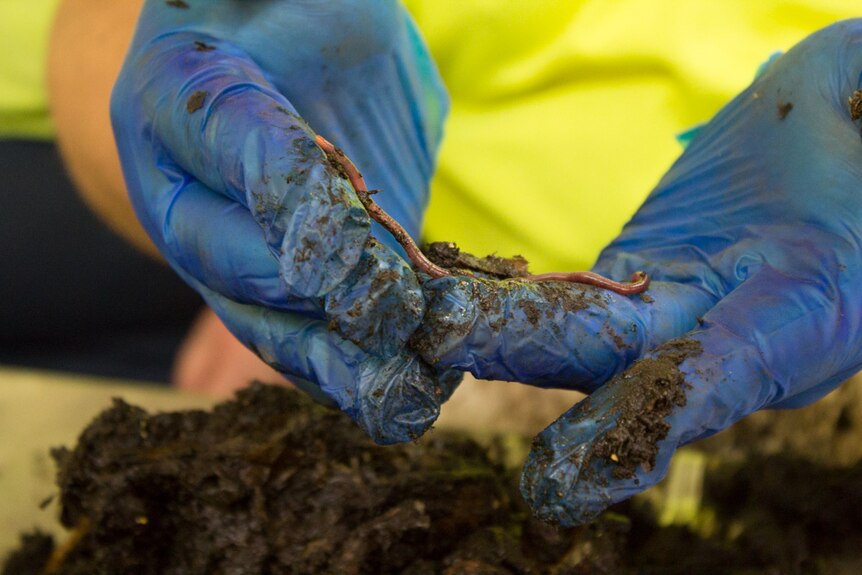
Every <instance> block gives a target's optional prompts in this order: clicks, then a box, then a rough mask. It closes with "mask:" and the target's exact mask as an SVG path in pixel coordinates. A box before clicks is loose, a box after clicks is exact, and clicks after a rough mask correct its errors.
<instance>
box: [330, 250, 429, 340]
mask: <svg viewBox="0 0 862 575" xmlns="http://www.w3.org/2000/svg"><path fill="white" fill-rule="evenodd" d="M366 246H367V249H366V250H365V252H364V254H363V255H362V257H361V258H360V261H359V263H358V264H357V265H356V267H355V268H354V270H353V272H352V273H351V274H350V275H349V276H348V277H347V278H346V279H345V281H344V282H343V283H342V284H341V285H339V286H337V287H336V288H335V289H333V290H332V291H331V292H330V293H329V294H328V295H327V296H326V299H325V307H326V313H327V315H328V316H329V317H330V318H332V323H331V325H332V327H333V328H335V329H336V330H337V331H338V333H340V334H341V335H342V336H343V337H345V338H346V339H348V340H350V341H352V342H353V343H355V344H356V345H357V346H359V347H360V348H361V349H362V350H364V351H366V352H368V353H370V354H373V355H376V356H379V357H392V356H394V355H396V354H397V353H398V351H399V350H401V349H402V348H403V347H404V344H405V343H406V342H407V340H408V338H409V337H410V335H411V334H412V333H413V332H414V331H415V330H416V328H417V327H418V326H419V324H420V322H421V321H422V316H423V315H424V313H425V300H424V298H423V297H422V290H421V288H420V286H419V282H418V280H417V279H416V276H415V274H414V273H413V271H412V269H411V268H410V266H409V265H408V264H407V262H405V261H404V260H403V259H401V258H400V257H399V256H397V255H396V254H395V253H393V252H392V251H390V250H388V249H386V248H385V247H383V246H382V245H381V244H379V243H378V242H376V241H374V240H373V239H372V238H369V242H366Z"/></svg>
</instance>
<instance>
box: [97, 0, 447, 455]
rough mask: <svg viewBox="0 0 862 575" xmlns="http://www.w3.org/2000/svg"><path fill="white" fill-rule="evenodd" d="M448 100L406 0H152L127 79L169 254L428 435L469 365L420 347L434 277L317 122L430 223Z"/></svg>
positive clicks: (123, 86)
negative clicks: (320, 138) (380, 214)
mask: <svg viewBox="0 0 862 575" xmlns="http://www.w3.org/2000/svg"><path fill="white" fill-rule="evenodd" d="M446 108H447V99H446V95H445V91H444V88H443V86H442V83H441V81H440V79H439V77H438V76H437V73H436V69H435V67H434V65H433V63H432V62H431V60H430V57H429V55H428V53H427V52H426V49H425V47H424V44H423V43H422V40H421V39H420V37H419V35H418V33H417V31H416V29H415V28H414V25H413V23H412V22H411V20H410V18H409V16H408V15H407V13H406V11H405V10H404V9H403V8H402V6H401V5H400V4H399V3H398V2H396V1H395V0H385V1H375V2H365V1H361V0H340V1H333V0H326V1H323V0H317V1H303V2H295V1H294V2H291V1H285V0H257V1H254V2H249V1H242V0H207V1H205V0H185V1H171V2H165V1H163V0H148V1H147V2H146V4H145V6H144V8H143V12H142V14H141V17H140V20H139V22H138V28H137V31H136V35H135V39H134V41H133V44H132V46H131V48H130V51H129V53H128V55H127V58H126V61H125V63H124V66H123V69H122V72H121V74H120V77H119V79H118V81H117V84H116V86H115V89H114V93H113V97H112V103H111V117H112V120H113V123H114V130H115V135H116V139H117V143H118V147H119V152H120V158H121V160H122V164H123V171H124V174H125V177H126V182H127V186H128V188H129V193H130V196H131V199H132V202H133V205H134V207H135V210H136V212H137V214H138V216H139V218H140V219H141V221H142V222H143V224H144V227H145V228H146V229H147V231H148V232H149V234H150V235H151V237H152V239H153V241H154V243H155V244H156V246H157V247H158V248H159V249H160V251H161V252H162V254H163V255H164V257H165V258H166V259H167V260H168V262H169V263H170V264H171V266H173V267H174V269H176V271H177V272H178V273H179V274H180V275H181V276H182V277H183V278H184V279H185V280H186V281H187V282H188V283H190V284H191V285H192V286H193V287H194V288H196V289H197V290H198V291H199V292H200V293H201V294H202V295H203V296H204V298H205V299H206V301H207V303H208V304H209V305H210V306H211V307H212V309H213V310H215V312H216V313H217V314H218V315H219V316H220V317H221V319H222V320H223V321H224V323H225V324H226V325H227V326H228V328H229V329H230V330H231V331H232V332H233V333H234V334H235V335H236V336H237V337H238V338H239V339H240V340H241V341H243V342H244V343H245V344H246V345H247V346H249V347H250V348H251V349H252V350H254V351H255V352H256V353H257V354H258V355H260V356H261V357H262V358H263V359H264V360H265V361H266V362H267V363H268V364H270V365H271V366H273V367H275V368H276V369H277V370H279V371H280V372H282V373H285V374H287V375H288V376H290V377H291V379H292V381H294V382H295V383H297V384H298V385H300V386H301V387H304V388H306V389H307V390H309V391H310V392H312V393H313V394H315V395H316V396H317V397H319V398H320V397H321V396H322V397H324V398H328V399H329V400H332V401H334V402H335V403H337V404H338V405H339V406H340V407H341V409H343V410H344V411H345V412H347V413H348V414H349V415H350V416H351V417H353V418H354V419H355V420H356V421H357V423H359V424H360V426H361V427H363V428H364V429H365V430H366V431H367V432H368V433H369V434H370V435H371V436H372V437H373V438H374V439H375V440H376V441H378V442H381V443H389V442H395V441H404V440H407V439H410V438H413V437H416V436H418V435H420V434H421V433H422V432H423V431H424V430H425V429H427V428H428V427H429V426H430V425H431V423H432V422H433V421H434V419H436V417H437V414H438V413H439V405H440V402H441V401H442V400H444V399H445V398H446V397H447V396H448V395H449V393H451V391H452V389H453V388H454V386H455V385H456V383H457V379H458V378H457V376H455V375H453V372H440V371H438V370H436V369H433V368H431V367H430V366H428V365H426V364H425V363H424V362H422V361H421V360H420V359H419V358H418V357H417V356H416V355H415V354H414V353H412V352H409V351H406V350H405V347H404V344H405V342H406V340H407V337H408V336H409V335H410V333H411V332H412V331H413V330H414V329H415V327H416V326H417V325H418V323H419V321H420V320H421V317H422V315H423V313H424V300H423V298H422V293H421V290H420V288H419V284H418V281H417V279H416V277H415V275H414V273H413V272H412V270H411V269H410V267H409V266H408V265H407V263H406V262H405V261H404V260H403V259H402V257H401V256H400V255H399V253H397V251H395V250H393V249H392V248H391V247H389V246H387V245H384V244H381V243H379V242H376V241H375V240H374V239H373V237H372V236H371V235H370V232H371V222H370V220H369V218H368V216H367V214H366V213H365V210H364V209H363V208H362V206H361V204H360V203H359V201H358V199H357V198H356V196H355V194H354V191H353V190H352V189H351V187H350V185H349V184H348V182H347V180H346V179H344V178H343V177H342V176H341V175H340V174H339V173H338V171H337V170H336V169H335V168H334V167H333V166H332V165H330V163H329V162H328V160H327V158H326V157H325V155H324V153H323V152H322V150H321V149H320V148H318V147H317V145H316V144H315V143H314V135H315V133H316V132H319V133H321V134H323V135H325V136H326V137H327V138H329V139H330V140H331V141H333V142H335V143H336V144H338V145H339V146H342V147H343V148H344V149H345V150H346V151H347V152H348V153H349V154H350V155H351V156H352V157H353V158H355V159H356V161H357V162H360V165H362V166H363V167H364V168H365V169H366V170H367V172H366V173H365V177H366V180H367V181H368V182H369V184H371V185H373V186H374V187H376V188H380V189H382V190H386V193H385V194H381V195H380V196H379V202H380V204H381V205H384V206H385V208H386V209H387V210H390V211H391V212H392V213H393V214H395V215H397V217H398V218H399V219H400V221H401V222H402V223H403V224H404V225H405V227H406V228H407V229H408V231H410V232H411V233H412V234H414V235H415V234H417V233H418V231H419V226H420V221H421V217H422V212H423V210H424V208H425V204H426V201H427V185H428V180H429V179H430V176H431V173H432V171H433V165H434V159H435V154H436V150H437V147H438V144H439V140H440V136H441V129H442V123H443V119H444V116H445V113H446ZM375 226H376V224H375ZM375 235H377V234H375ZM379 237H380V238H381V240H382V241H383V242H391V239H390V238H389V236H388V234H385V233H381V234H379Z"/></svg>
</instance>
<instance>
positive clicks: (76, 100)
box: [48, 0, 156, 254]
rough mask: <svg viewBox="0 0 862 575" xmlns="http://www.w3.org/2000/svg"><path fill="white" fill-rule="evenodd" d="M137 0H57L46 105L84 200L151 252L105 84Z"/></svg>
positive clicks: (125, 41) (113, 73)
mask: <svg viewBox="0 0 862 575" xmlns="http://www.w3.org/2000/svg"><path fill="white" fill-rule="evenodd" d="M142 3H143V0H117V1H115V2H104V1H102V0H63V1H62V2H61V3H60V8H59V10H58V13H57V18H56V20H55V23H54V28H53V31H52V35H51V45H50V49H49V53H48V90H49V97H50V103H51V113H52V116H53V119H54V123H55V126H56V129H57V140H58V143H59V146H60V150H61V153H62V155H63V159H64V161H65V163H66V166H67V168H68V170H69V173H70V174H71V177H72V179H73V181H74V182H75V184H76V187H77V189H78V191H79V193H80V194H81V197H82V198H83V200H84V201H85V202H86V203H87V204H88V205H89V206H90V207H91V208H92V209H93V210H94V211H95V212H96V213H97V214H99V216H101V217H102V219H103V220H105V222H106V223H107V224H108V225H109V226H110V227H111V228H112V229H114V230H115V231H116V232H117V233H119V234H120V235H122V236H123V237H124V238H126V239H127V240H129V241H131V242H132V243H133V244H134V245H135V246H137V247H139V248H141V249H142V250H144V251H146V252H148V253H151V254H156V249H155V247H154V246H153V245H152V243H151V242H150V240H149V238H148V237H147V235H146V232H144V230H143V228H142V227H141V225H140V224H139V223H138V221H137V218H136V217H135V215H134V212H133V211H132V207H131V203H130V202H129V198H128V196H127V194H126V189H125V184H124V183H123V176H122V171H121V170H120V161H119V159H118V157H117V152H116V148H115V146H114V137H113V132H112V130H111V121H110V116H109V101H110V95H111V88H112V86H113V84H114V80H115V79H116V77H117V74H118V72H119V70H120V66H121V64H122V61H123V56H124V55H125V52H126V49H127V47H128V45H129V43H130V41H131V38H132V33H133V31H134V26H135V21H136V20H137V16H138V13H139V12H140V8H141V4H142Z"/></svg>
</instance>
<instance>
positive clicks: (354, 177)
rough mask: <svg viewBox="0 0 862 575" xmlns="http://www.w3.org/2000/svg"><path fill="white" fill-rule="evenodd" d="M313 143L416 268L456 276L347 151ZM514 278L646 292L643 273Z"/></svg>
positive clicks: (323, 140) (319, 139)
mask: <svg viewBox="0 0 862 575" xmlns="http://www.w3.org/2000/svg"><path fill="white" fill-rule="evenodd" d="M315 142H317V145H318V146H320V149H321V150H323V152H324V153H325V154H326V156H327V157H328V158H329V159H330V160H332V161H333V162H335V166H336V167H337V168H338V169H339V171H340V172H341V173H342V174H343V175H344V176H345V177H346V178H347V180H348V181H349V182H350V184H351V185H352V186H353V189H354V191H355V192H356V196H357V197H358V198H359V202H360V203H361V204H362V207H364V208H365V211H366V212H368V215H369V216H370V217H371V219H373V220H374V221H376V222H377V223H379V224H380V225H382V226H383V227H384V228H386V230H387V231H388V232H389V233H390V234H392V236H393V237H394V238H395V239H396V240H397V241H398V243H399V244H401V246H402V247H403V248H404V251H406V252H407V257H408V258H410V261H411V262H412V263H413V266H414V267H415V268H416V269H417V270H419V271H420V272H422V273H425V274H428V275H429V276H431V277H432V278H442V277H447V276H453V275H456V274H453V273H452V272H450V271H449V270H447V269H445V268H442V267H440V266H438V265H437V264H435V263H434V262H432V261H431V260H429V259H428V257H427V256H426V255H425V254H424V253H422V250H420V249H419V246H417V245H416V242H414V241H413V238H411V237H410V234H408V233H407V230H405V229H404V228H403V227H402V226H401V224H399V223H398V222H397V221H395V219H393V218H392V216H390V215H389V214H387V213H386V212H385V211H383V208H381V207H380V206H379V205H377V203H376V202H375V201H374V200H373V199H372V198H371V195H372V194H375V193H377V191H378V190H369V189H368V187H367V186H366V185H365V180H364V179H363V178H362V174H360V173H359V170H358V169H356V166H355V165H354V164H353V162H352V161H350V158H348V157H347V154H345V153H344V152H343V151H342V150H341V148H338V147H336V146H334V145H333V144H332V143H330V142H329V141H328V140H327V139H326V138H324V137H323V136H319V135H318V136H316V137H315ZM459 274H460V271H459ZM463 275H468V276H472V274H470V273H469V272H465V273H464V274H463ZM516 279H519V280H526V281H531V282H542V281H563V282H571V283H578V284H586V285H591V286H595V287H598V288H602V289H606V290H610V291H612V292H615V293H618V294H621V295H635V294H639V293H641V292H643V291H646V289H647V288H648V287H649V283H650V277H649V276H648V275H647V274H646V273H645V272H635V273H633V274H632V277H631V281H630V282H628V283H621V282H617V281H614V280H612V279H608V278H606V277H604V276H602V275H599V274H597V273H594V272H551V273H545V274H536V275H532V274H531V275H527V276H524V277H519V278H516Z"/></svg>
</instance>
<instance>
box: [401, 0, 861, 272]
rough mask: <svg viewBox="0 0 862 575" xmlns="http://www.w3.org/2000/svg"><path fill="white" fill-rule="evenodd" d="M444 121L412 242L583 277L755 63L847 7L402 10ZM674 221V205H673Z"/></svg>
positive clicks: (532, 5)
mask: <svg viewBox="0 0 862 575" xmlns="http://www.w3.org/2000/svg"><path fill="white" fill-rule="evenodd" d="M406 4H407V6H408V8H409V9H410V10H411V12H412V13H413V14H414V16H415V17H416V19H417V21H418V23H419V26H420V28H421V29H422V31H423V32H424V34H425V36H426V39H427V40H428V43H429V44H430V47H431V51H432V52H433V53H434V55H435V57H436V59H437V62H438V64H439V66H440V69H441V72H442V74H443V77H444V79H445V80H446V83H447V85H448V87H449V90H450V93H451V97H452V111H451V116H450V119H449V123H448V125H447V132H446V137H445V139H444V142H443V148H442V151H441V156H440V164H439V170H438V173H437V175H436V177H435V180H434V182H433V185H432V199H431V206H430V210H429V213H428V215H427V218H426V223H425V236H426V239H428V240H452V241H456V242H457V243H458V244H459V245H461V246H463V247H464V248H465V249H468V250H469V251H472V252H476V253H479V254H485V253H489V252H491V251H495V250H496V251H497V252H498V253H499V254H500V255H512V254H514V253H520V254H522V255H524V256H525V257H527V258H528V259H529V260H530V261H531V263H532V269H533V270H535V271H551V270H554V269H556V270H573V269H582V268H585V267H588V266H589V265H591V264H592V262H593V261H594V260H595V258H596V256H597V255H598V253H599V251H600V249H601V248H602V247H603V246H604V245H605V244H607V243H608V242H609V241H610V240H611V239H612V238H613V237H614V236H615V235H616V234H617V233H618V232H619V230H620V228H621V227H622V226H623V224H624V223H625V222H626V221H627V220H628V218H630V217H631V215H632V214H633V213H634V211H635V210H636V209H637V207H638V206H639V205H640V204H641V203H642V202H643V200H644V199H645V197H646V195H647V194H648V193H649V191H650V189H651V188H652V187H653V186H654V185H655V183H656V182H657V181H658V180H659V178H660V177H661V175H662V174H663V173H664V172H665V171H666V170H667V168H668V167H669V166H670V164H671V163H672V162H673V160H674V159H675V158H676V157H677V156H678V155H679V153H680V152H681V148H680V146H679V145H678V144H677V143H676V141H675V140H674V135H675V134H677V133H679V132H681V131H683V130H685V129H686V128H689V127H691V126H692V125H693V124H696V123H698V122H702V121H704V120H707V119H709V118H710V117H711V116H712V115H713V114H714V113H715V112H716V111H717V110H718V109H719V108H720V107H721V106H722V105H723V104H724V103H725V102H727V101H728V100H729V99H730V98H732V97H733V96H734V95H735V94H736V93H737V92H739V91H740V90H742V89H743V88H744V87H745V86H747V85H748V84H749V83H750V81H751V79H752V77H753V76H754V73H755V71H756V69H757V67H758V65H759V64H760V63H762V62H763V61H764V60H766V59H767V58H768V57H769V55H770V54H771V53H772V52H774V51H776V50H786V49H788V48H790V47H791V46H792V45H793V44H795V43H796V42H798V41H799V40H801V39H802V38H804V37H805V36H806V35H808V34H809V33H811V32H813V31H815V30H817V29H819V28H822V27H824V26H826V25H828V24H831V23H832V22H834V21H836V20H839V19H842V18H847V17H851V16H854V15H862V12H860V4H859V2H858V1H857V0H831V1H823V0H819V1H815V0H796V1H793V2H790V1H785V2H778V1H767V0H757V1H752V0H698V1H692V0H664V1H656V0H614V1H613V2H609V1H607V0H589V1H584V0H580V1H579V0H529V1H514V0H513V1H500V0H406ZM680 209H685V206H680Z"/></svg>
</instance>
